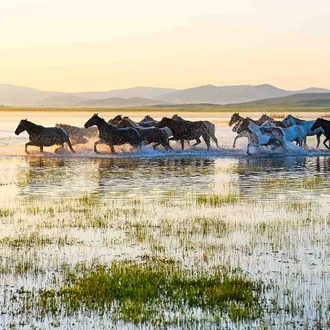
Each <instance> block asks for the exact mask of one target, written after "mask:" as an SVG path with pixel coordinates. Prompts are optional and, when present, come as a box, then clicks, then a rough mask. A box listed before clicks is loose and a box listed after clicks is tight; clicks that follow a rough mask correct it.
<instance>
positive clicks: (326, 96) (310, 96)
mask: <svg viewBox="0 0 330 330" xmlns="http://www.w3.org/2000/svg"><path fill="white" fill-rule="evenodd" d="M306 101H308V102H310V101H329V105H330V92H329V93H305V94H303V93H301V94H299V93H298V94H293V95H289V96H284V97H275V98H269V99H263V100H257V101H252V102H246V103H245V104H248V103H254V104H288V103H302V102H306Z"/></svg>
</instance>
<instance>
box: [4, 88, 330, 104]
mask: <svg viewBox="0 0 330 330" xmlns="http://www.w3.org/2000/svg"><path fill="white" fill-rule="evenodd" d="M327 93H330V90H328V89H324V88H316V87H310V88H307V89H304V90H300V91H287V90H284V89H280V88H277V87H274V86H272V85H269V84H263V85H257V86H253V85H240V86H220V87H218V86H214V85H204V86H198V87H194V88H187V89H183V90H176V89H171V88H159V87H157V88H155V87H133V88H127V89H119V90H112V91H105V92H79V93H63V92H51V91H41V90H37V89H34V88H28V87H21V86H14V85H8V84H0V105H2V106H23V107H24V106H28V107H78V108H79V107H82V108H86V107H92V108H97V107H100V108H113V107H138V106H151V105H154V106H156V105H158V106H162V105H163V106H164V105H170V104H172V105H173V104H177V105H182V106H183V105H188V104H216V105H226V104H227V105H229V104H238V103H244V102H245V103H246V102H257V101H258V102H259V101H260V100H262V102H268V104H276V103H277V102H303V101H304V102H316V98H317V99H320V100H323V101H322V102H323V103H324V102H326V100H327V99H326V97H325V96H324V97H323V96H321V95H323V94H327ZM296 95H305V96H302V98H300V97H298V96H296ZM306 95H310V96H306ZM316 95H320V96H319V97H317V96H316ZM283 97H288V99H283V100H278V98H283ZM290 97H292V98H290ZM322 97H323V98H322ZM304 98H305V99H304ZM265 100H268V101H265ZM322 102H321V103H322Z"/></svg>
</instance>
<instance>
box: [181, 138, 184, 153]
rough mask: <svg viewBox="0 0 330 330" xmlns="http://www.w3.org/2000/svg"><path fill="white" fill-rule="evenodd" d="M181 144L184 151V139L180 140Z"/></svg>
mask: <svg viewBox="0 0 330 330" xmlns="http://www.w3.org/2000/svg"><path fill="white" fill-rule="evenodd" d="M180 142H181V149H182V150H184V139H183V138H181V139H180Z"/></svg>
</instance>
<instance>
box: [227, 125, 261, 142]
mask: <svg viewBox="0 0 330 330" xmlns="http://www.w3.org/2000/svg"><path fill="white" fill-rule="evenodd" d="M241 124H242V121H238V122H237V123H236V124H235V126H234V127H233V128H232V131H233V132H235V133H237V130H238V128H239V127H240V125H241ZM242 137H246V138H247V139H248V142H249V144H251V143H252V144H256V143H258V137H257V135H256V134H254V133H253V132H251V131H250V130H248V129H247V130H244V131H242V132H240V133H239V134H237V135H236V136H235V139H234V143H233V148H235V147H236V141H237V139H239V138H242Z"/></svg>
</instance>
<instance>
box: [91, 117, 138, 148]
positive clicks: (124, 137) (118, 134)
mask: <svg viewBox="0 0 330 330" xmlns="http://www.w3.org/2000/svg"><path fill="white" fill-rule="evenodd" d="M93 125H95V126H97V128H98V130H99V137H100V140H98V141H96V142H95V143H94V152H96V153H98V151H97V149H96V146H97V145H98V144H99V143H103V144H107V145H108V146H109V147H110V150H111V152H115V149H114V146H115V145H122V144H125V143H129V144H130V145H131V146H133V148H141V143H142V140H141V137H140V133H139V132H138V131H137V130H136V129H135V128H132V127H127V128H117V127H115V126H112V125H110V124H108V123H107V122H106V121H105V120H104V119H103V118H100V117H99V116H98V114H97V113H95V114H94V115H93V116H92V117H91V118H90V119H89V120H87V121H86V123H85V125H84V127H85V128H88V127H91V126H93Z"/></svg>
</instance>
